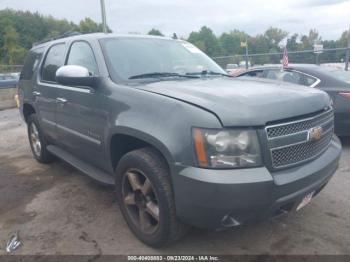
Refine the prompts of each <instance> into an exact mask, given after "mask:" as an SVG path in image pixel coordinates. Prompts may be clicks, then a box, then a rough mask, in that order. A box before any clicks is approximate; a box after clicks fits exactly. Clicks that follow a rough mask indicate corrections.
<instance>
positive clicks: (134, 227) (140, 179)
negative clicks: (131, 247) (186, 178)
mask: <svg viewBox="0 0 350 262" xmlns="http://www.w3.org/2000/svg"><path fill="white" fill-rule="evenodd" d="M116 172H117V179H116V190H117V199H118V202H119V205H120V208H121V211H122V213H123V216H124V218H125V220H126V222H127V224H128V225H129V227H130V229H131V231H132V232H133V233H134V234H135V235H136V236H137V237H138V238H139V239H140V240H141V241H142V242H144V243H145V244H147V245H150V246H154V247H160V246H164V245H166V244H169V243H171V242H173V241H175V240H177V239H179V238H180V237H182V236H183V235H184V234H185V233H186V232H187V229H188V226H186V225H184V224H183V223H181V222H180V221H179V220H178V218H177V217H176V211H175V203H174V198H173V192H172V188H171V183H170V176H169V171H168V168H167V166H166V164H165V162H164V160H163V159H162V158H161V157H160V156H159V154H158V153H157V152H156V151H155V150H153V149H151V148H144V149H139V150H135V151H132V152H130V153H128V154H126V155H125V156H124V157H123V158H122V159H121V160H120V162H119V165H118V168H117V170H116Z"/></svg>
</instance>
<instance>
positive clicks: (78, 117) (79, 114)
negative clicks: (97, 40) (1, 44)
mask: <svg viewBox="0 0 350 262" xmlns="http://www.w3.org/2000/svg"><path fill="white" fill-rule="evenodd" d="M66 65H79V66H84V67H86V68H87V69H88V70H89V73H90V75H94V76H98V74H99V72H98V66H97V63H96V59H95V56H94V52H93V49H92V48H91V46H90V44H89V43H88V42H86V41H74V42H73V43H72V44H71V45H70V48H69V51H68V56H67V61H66ZM58 100H59V101H58V102H57V132H58V134H59V141H60V144H61V147H63V149H65V150H66V151H68V152H70V153H72V154H74V155H76V156H77V157H79V158H81V159H83V160H85V161H87V162H88V163H91V164H94V165H95V166H98V167H100V168H103V167H105V162H106V159H105V157H104V155H103V139H102V138H103V137H104V134H103V130H104V127H105V126H106V116H104V115H103V112H104V111H103V110H99V108H101V107H103V106H104V103H103V101H104V95H103V94H101V92H100V90H99V89H93V88H89V87H84V86H81V87H77V86H75V87H72V86H63V85H61V86H60V89H59V94H58Z"/></svg>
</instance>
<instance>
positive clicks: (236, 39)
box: [219, 30, 248, 55]
mask: <svg viewBox="0 0 350 262" xmlns="http://www.w3.org/2000/svg"><path fill="white" fill-rule="evenodd" d="M246 38H248V35H247V34H246V33H244V32H242V31H238V30H234V31H231V32H229V33H223V34H222V35H221V36H220V38H219V41H220V45H221V48H222V54H223V55H234V54H236V55H237V54H243V53H244V48H242V47H241V42H245V41H246Z"/></svg>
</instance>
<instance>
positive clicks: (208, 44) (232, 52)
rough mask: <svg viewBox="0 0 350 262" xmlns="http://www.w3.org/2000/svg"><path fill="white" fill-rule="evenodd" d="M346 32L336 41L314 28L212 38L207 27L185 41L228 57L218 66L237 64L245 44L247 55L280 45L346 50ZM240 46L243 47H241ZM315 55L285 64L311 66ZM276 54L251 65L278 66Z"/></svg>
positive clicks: (332, 55)
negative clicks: (324, 36)
mask: <svg viewBox="0 0 350 262" xmlns="http://www.w3.org/2000/svg"><path fill="white" fill-rule="evenodd" d="M149 34H154V35H162V33H161V32H160V31H159V30H158V29H152V30H151V31H150V32H149ZM347 38H348V32H347V31H344V32H343V33H342V34H341V35H340V36H339V39H337V40H323V39H322V37H321V36H320V35H319V33H318V31H317V30H316V29H311V30H310V31H309V33H308V34H307V35H303V34H292V35H290V34H289V33H288V32H287V31H285V30H282V29H280V28H275V27H270V28H268V29H267V30H266V31H265V32H264V33H262V34H258V35H255V36H252V35H249V34H247V33H246V32H244V31H240V30H237V29H235V30H232V31H230V32H225V33H223V34H221V35H220V36H216V35H215V34H214V32H213V31H212V30H211V29H210V28H209V27H207V26H203V27H202V28H201V29H200V30H199V31H193V32H191V33H190V35H189V37H188V39H187V41H189V42H191V43H193V44H194V45H196V46H197V47H198V48H200V49H201V50H202V51H204V52H205V53H206V54H208V55H209V56H211V57H220V56H232V57H229V58H220V59H216V60H217V62H219V64H221V65H223V66H224V65H226V64H227V63H236V64H237V63H239V62H241V61H242V59H243V56H244V54H245V47H244V44H245V43H247V44H248V51H249V53H250V54H262V53H280V52H282V51H283V49H284V46H287V49H288V51H304V50H313V48H314V44H315V43H318V44H323V47H324V49H328V48H345V47H347ZM242 44H243V45H242ZM315 58H316V57H315V54H314V53H313V52H309V53H299V54H290V55H289V61H290V62H292V63H293V62H295V63H315ZM344 58H345V51H332V52H324V53H323V54H321V55H320V57H319V58H318V59H321V60H322V61H323V62H341V61H343V60H344ZM280 59H281V56H280V55H264V56H254V57H250V62H251V63H252V64H270V63H279V62H280Z"/></svg>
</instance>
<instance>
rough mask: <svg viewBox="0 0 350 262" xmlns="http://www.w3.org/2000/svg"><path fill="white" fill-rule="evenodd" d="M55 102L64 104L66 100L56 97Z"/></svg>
mask: <svg viewBox="0 0 350 262" xmlns="http://www.w3.org/2000/svg"><path fill="white" fill-rule="evenodd" d="M56 102H57V103H62V104H65V103H67V99H65V98H62V97H57V98H56Z"/></svg>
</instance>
